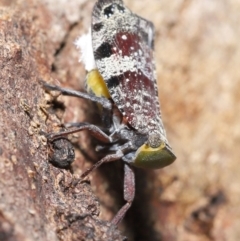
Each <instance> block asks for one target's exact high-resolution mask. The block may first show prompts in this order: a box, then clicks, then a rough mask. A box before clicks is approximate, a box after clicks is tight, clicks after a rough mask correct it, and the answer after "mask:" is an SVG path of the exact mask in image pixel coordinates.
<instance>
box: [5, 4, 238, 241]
mask: <svg viewBox="0 0 240 241" xmlns="http://www.w3.org/2000/svg"><path fill="white" fill-rule="evenodd" d="M94 2H95V1H88V0H71V1H67V0H62V1H57V0H42V1H40V0H39V1H37V0H18V1H17V0H0V67H1V71H0V81H1V82H0V240H1V241H2V240H6V241H9V240H11V241H12V240H14V241H15V240H18V241H25V240H39V241H48V240H49V241H50V240H51V241H54V240H64V241H68V240H69V241H70V240H97V241H99V240H124V236H128V240H130V241H133V240H136V241H140V240H143V241H146V240H147V241H158V240H162V241H175V240H178V241H181V240H183V241H211V240H214V241H229V240H231V241H235V240H236V241H238V240H240V231H239V226H240V203H239V202H240V201H239V200H240V199H239V196H240V189H239V183H240V175H239V168H240V167H239V162H238V158H239V155H240V153H239V152H240V151H239V148H238V146H239V144H240V129H239V121H238V120H239V118H240V116H239V115H240V114H239V113H240V110H239V108H240V106H239V104H238V103H239V87H240V71H239V66H240V48H239V47H240V46H239V45H240V44H239V39H240V28H239V26H238V25H239V21H240V15H239V11H240V3H239V1H237V0H231V1H229V0H222V1H219V0H212V1H209V0H195V1H189V0H180V1H168V0H162V1H157V0H151V1H149V0H148V1H147V0H142V1H137V0H136V1H133V0H131V1H130V0H128V1H127V0H126V1H125V2H126V4H127V5H128V6H129V7H130V8H131V9H132V10H133V11H134V12H136V13H138V14H139V15H141V16H144V17H146V18H147V19H150V20H152V21H153V22H154V24H155V28H156V40H155V48H156V54H155V55H156V56H155V57H156V60H157V73H158V82H159V90H160V102H161V109H162V114H163V120H164V123H165V127H166V130H167V133H168V137H169V141H170V143H171V144H172V146H173V149H174V151H175V153H176V155H177V157H178V159H177V161H176V162H175V163H174V164H173V165H172V166H170V167H167V168H165V169H163V170H157V171H145V170H136V177H137V191H136V198H135V201H134V203H133V206H132V208H131V210H130V211H129V212H128V214H127V216H126V218H125V219H124V220H123V222H122V224H121V225H120V229H121V233H122V234H121V233H120V231H119V230H117V229H115V228H113V227H111V226H110V223H109V222H107V221H106V220H110V219H111V218H112V217H113V216H114V214H115V213H116V212H117V210H119V208H120V207H121V205H122V204H123V199H122V196H123V194H122V191H123V180H122V175H123V170H122V165H121V163H120V162H118V163H110V164H106V165H104V166H103V167H101V168H99V170H98V171H96V172H94V173H92V174H91V175H90V177H89V180H87V181H85V182H78V180H79V176H80V174H81V173H82V172H83V170H85V169H86V168H87V167H89V166H90V165H92V163H93V161H96V160H98V158H97V156H96V154H95V153H94V151H93V150H94V141H93V140H91V139H90V138H89V135H88V134H87V133H85V132H83V133H79V134H78V135H73V136H72V137H71V140H72V142H73V143H74V146H75V152H76V160H75V162H74V163H73V164H72V167H71V169H70V170H64V169H59V168H56V167H54V166H53V165H52V164H50V163H49V162H48V154H49V148H48V147H47V143H46V139H45V138H44V136H43V135H40V134H41V132H40V131H43V132H50V131H55V130H57V129H58V128H59V127H58V126H59V125H60V124H61V123H63V122H68V121H90V122H94V120H95V119H97V118H95V117H96V115H95V110H94V107H93V105H92V104H91V103H89V102H86V101H83V100H79V99H75V98H66V97H62V96H60V97H58V98H57V93H56V94H55V95H54V93H52V94H51V95H50V94H48V93H45V92H44V91H43V89H42V88H41V85H40V84H39V80H40V79H44V80H46V81H48V82H55V83H59V84H60V85H62V86H68V87H71V88H75V89H79V90H83V87H84V78H85V71H84V68H83V66H82V65H81V64H79V63H78V58H79V56H78V52H77V51H76V49H75V47H74V45H73V42H74V40H75V39H76V38H77V36H79V35H81V34H83V33H85V32H87V30H88V27H89V25H90V18H91V10H92V7H93V4H94ZM56 79H57V80H58V81H59V82H58V81H56ZM63 103H64V104H63ZM102 220H104V221H102Z"/></svg>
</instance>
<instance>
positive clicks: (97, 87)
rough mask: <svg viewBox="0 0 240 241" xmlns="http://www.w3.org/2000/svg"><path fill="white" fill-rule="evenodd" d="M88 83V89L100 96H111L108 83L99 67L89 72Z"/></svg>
mask: <svg viewBox="0 0 240 241" xmlns="http://www.w3.org/2000/svg"><path fill="white" fill-rule="evenodd" d="M86 83H87V91H89V92H93V93H94V94H95V95H96V96H98V97H106V98H110V94H109V91H108V88H107V86H106V83H105V81H104V80H103V77H102V76H101V74H100V73H99V72H98V70H97V69H93V70H91V71H90V72H89V73H88V74H87V80H86Z"/></svg>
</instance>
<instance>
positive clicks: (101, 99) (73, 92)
mask: <svg viewBox="0 0 240 241" xmlns="http://www.w3.org/2000/svg"><path fill="white" fill-rule="evenodd" d="M40 83H41V84H42V85H43V88H44V89H46V90H55V91H59V92H61V94H62V95H68V96H74V97H78V98H83V99H86V100H91V101H93V102H96V103H98V104H100V105H102V107H103V108H105V109H107V110H111V109H112V102H111V101H110V100H108V99H107V98H105V97H97V96H95V95H90V94H88V93H84V92H80V91H76V90H71V89H67V88H62V87H60V86H57V85H51V84H48V83H46V82H45V81H43V80H41V81H40Z"/></svg>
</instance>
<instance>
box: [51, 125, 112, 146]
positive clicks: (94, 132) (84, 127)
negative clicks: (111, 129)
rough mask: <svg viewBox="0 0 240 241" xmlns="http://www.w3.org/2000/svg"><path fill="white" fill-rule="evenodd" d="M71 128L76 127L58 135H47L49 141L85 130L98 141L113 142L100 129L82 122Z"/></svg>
mask: <svg viewBox="0 0 240 241" xmlns="http://www.w3.org/2000/svg"><path fill="white" fill-rule="evenodd" d="M70 127H74V128H70V129H68V130H66V131H59V132H57V133H50V134H48V135H47V139H48V140H49V141H53V140H55V139H58V138H61V137H63V136H67V135H69V134H73V133H76V132H79V131H83V130H88V131H89V132H90V134H91V135H92V136H94V137H95V138H96V139H98V140H100V141H102V142H105V143H111V142H112V139H111V137H110V136H108V135H107V134H105V133H104V132H103V131H102V130H101V129H100V128H99V127H97V126H95V125H92V124H89V123H85V122H80V123H72V124H70Z"/></svg>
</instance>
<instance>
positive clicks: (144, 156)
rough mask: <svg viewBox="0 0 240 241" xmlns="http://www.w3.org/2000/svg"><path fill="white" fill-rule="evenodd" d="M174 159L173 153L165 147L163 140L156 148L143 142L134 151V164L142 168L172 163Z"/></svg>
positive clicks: (160, 166)
mask: <svg viewBox="0 0 240 241" xmlns="http://www.w3.org/2000/svg"><path fill="white" fill-rule="evenodd" d="M175 159H176V157H175V155H174V154H173V153H172V152H171V151H170V150H169V149H168V148H167V147H166V144H165V143H164V142H162V143H161V145H160V146H159V147H157V148H152V147H150V146H149V145H147V144H144V145H142V146H141V147H139V148H138V150H137V152H136V158H135V161H134V165H135V166H137V167H142V168H152V169H157V168H163V167H165V166H168V165H170V164H172V163H173V162H174V161H175Z"/></svg>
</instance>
